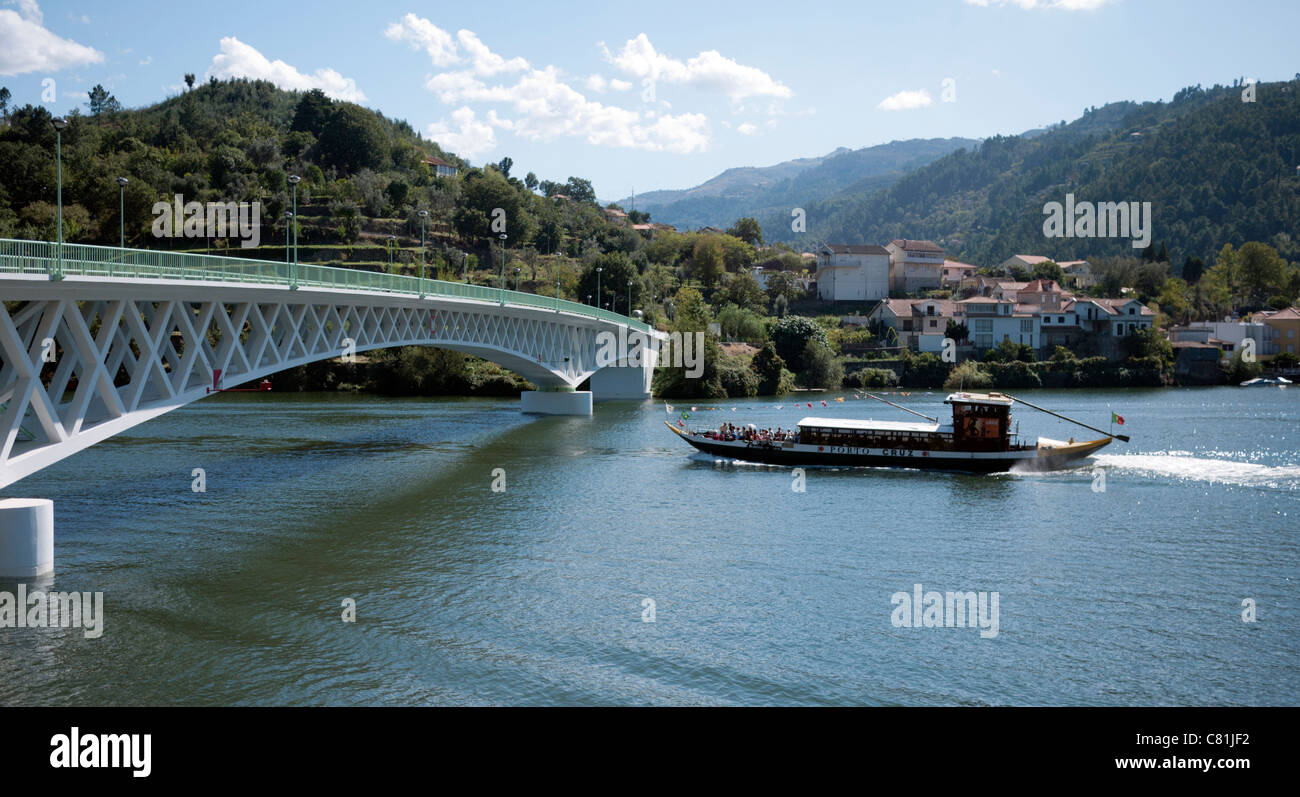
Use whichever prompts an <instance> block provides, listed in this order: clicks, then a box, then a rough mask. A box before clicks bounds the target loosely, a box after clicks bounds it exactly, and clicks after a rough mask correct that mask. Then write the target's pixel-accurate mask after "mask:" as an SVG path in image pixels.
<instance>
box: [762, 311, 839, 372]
mask: <svg viewBox="0 0 1300 797" xmlns="http://www.w3.org/2000/svg"><path fill="white" fill-rule="evenodd" d="M770 338H771V340H772V344H773V345H774V346H776V353H777V354H779V355H781V359H783V360H785V361H786V363H787V364H788V365H789V366H790V368H791V369H792V370H794V371H802V370H803V368H804V361H803V355H804V350H805V349H806V348H807V347H808V342H809V341H814V340H815V341H820V342H821V343H822V344H823V345H825V344H826V329H825V328H824V327H822V326H821V325H820V324H818V323H816V322H815V321H813V320H812V319H811V318H805V317H804V316H801V315H792V316H786V317H785V318H782V319H781V320H780V321H777V322H776V323H775V324H773V325H772V332H771V334H770Z"/></svg>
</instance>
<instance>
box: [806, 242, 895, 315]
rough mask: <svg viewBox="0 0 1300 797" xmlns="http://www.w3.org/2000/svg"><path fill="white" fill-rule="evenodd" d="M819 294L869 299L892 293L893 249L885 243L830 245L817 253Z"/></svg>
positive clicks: (840, 299)
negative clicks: (890, 256)
mask: <svg viewBox="0 0 1300 797" xmlns="http://www.w3.org/2000/svg"><path fill="white" fill-rule="evenodd" d="M817 296H818V298H820V299H822V300H824V301H832V302H844V301H859V302H861V301H869V300H875V299H884V298H887V297H888V296H889V252H888V251H887V250H886V249H885V248H884V247H882V246H875V245H857V244H826V245H825V246H823V247H822V248H821V249H820V250H818V252H817Z"/></svg>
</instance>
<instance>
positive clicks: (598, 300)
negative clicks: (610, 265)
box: [596, 266, 605, 310]
mask: <svg viewBox="0 0 1300 797" xmlns="http://www.w3.org/2000/svg"><path fill="white" fill-rule="evenodd" d="M604 270H605V269H603V268H601V267H600V266H596V309H597V310H599V309H600V303H601V302H603V301H605V297H604V295H603V294H602V293H601V292H600V272H602V271H604Z"/></svg>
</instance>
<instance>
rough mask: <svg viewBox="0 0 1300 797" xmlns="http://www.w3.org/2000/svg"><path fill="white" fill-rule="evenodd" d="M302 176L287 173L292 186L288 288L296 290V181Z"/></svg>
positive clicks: (299, 180)
mask: <svg viewBox="0 0 1300 797" xmlns="http://www.w3.org/2000/svg"><path fill="white" fill-rule="evenodd" d="M300 182H302V178H301V177H299V176H298V175H296V174H291V175H289V183H290V184H291V185H292V186H293V217H292V218H291V219H290V223H291V224H292V225H293V262H292V263H290V264H289V290H291V291H296V290H298V183H300Z"/></svg>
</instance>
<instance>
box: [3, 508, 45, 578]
mask: <svg viewBox="0 0 1300 797" xmlns="http://www.w3.org/2000/svg"><path fill="white" fill-rule="evenodd" d="M53 572H54V502H53V501H51V500H49V499H48V498H5V499H3V500H0V580H10V579H34V578H40V577H42V576H48V575H50V574H51V573H53Z"/></svg>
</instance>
